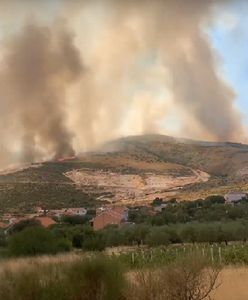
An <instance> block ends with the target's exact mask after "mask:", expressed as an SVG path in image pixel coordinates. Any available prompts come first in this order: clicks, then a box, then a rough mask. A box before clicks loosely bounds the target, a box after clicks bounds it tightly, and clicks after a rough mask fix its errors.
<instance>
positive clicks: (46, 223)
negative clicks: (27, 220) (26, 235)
mask: <svg viewBox="0 0 248 300" xmlns="http://www.w3.org/2000/svg"><path fill="white" fill-rule="evenodd" d="M34 220H37V221H39V222H40V224H41V226H42V227H44V228H48V227H49V226H51V225H55V224H57V222H55V221H54V220H53V219H52V218H50V217H47V216H43V217H36V218H34Z"/></svg>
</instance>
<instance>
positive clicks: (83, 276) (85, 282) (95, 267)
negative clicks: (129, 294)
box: [66, 256, 126, 300]
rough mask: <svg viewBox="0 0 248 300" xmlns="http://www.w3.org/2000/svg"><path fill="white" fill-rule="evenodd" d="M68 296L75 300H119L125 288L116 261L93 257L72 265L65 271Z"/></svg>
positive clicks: (124, 281)
mask: <svg viewBox="0 0 248 300" xmlns="http://www.w3.org/2000/svg"><path fill="white" fill-rule="evenodd" d="M66 277H67V279H68V282H67V284H68V287H69V288H68V291H69V295H74V296H73V297H72V298H71V299H72V300H74V299H75V300H76V299H80V300H121V299H123V293H124V289H125V286H126V280H125V277H124V273H123V270H122V268H121V266H120V264H119V263H118V262H117V260H114V259H110V258H107V257H105V256H94V257H92V258H88V259H86V260H81V261H79V262H75V263H73V264H72V265H71V266H70V267H69V269H68V270H67V274H66Z"/></svg>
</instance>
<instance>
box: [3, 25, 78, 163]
mask: <svg viewBox="0 0 248 300" xmlns="http://www.w3.org/2000/svg"><path fill="white" fill-rule="evenodd" d="M5 47H6V48H5V54H4V60H3V62H2V68H1V71H0V82H1V83H0V84H1V85H0V97H1V111H2V113H3V112H4V115H3V118H4V119H6V120H8V121H9V120H10V119H11V122H13V123H14V124H15V125H16V127H17V128H18V129H19V131H20V132H19V134H20V135H21V142H22V153H23V156H24V157H23V159H24V160H25V161H34V160H35V159H36V158H37V156H38V158H39V156H40V155H41V153H39V152H40V151H42V149H41V148H43V149H46V154H50V155H55V156H61V155H72V154H73V153H74V150H73V148H72V134H73V133H72V132H71V131H70V130H68V128H67V127H66V124H65V123H66V115H65V101H66V88H67V86H68V85H70V84H71V83H73V82H74V81H75V80H77V79H78V77H79V76H80V74H81V71H82V65H81V61H80V56H79V53H78V51H77V50H76V49H75V47H74V45H73V42H72V37H71V34H70V33H69V32H67V31H66V30H65V29H64V28H63V27H61V26H60V25H57V26H55V27H54V29H53V30H51V29H50V28H47V27H42V26H38V25H35V24H29V25H26V26H24V28H23V29H21V32H20V33H19V34H18V35H16V36H14V37H13V38H11V39H10V40H9V41H8V43H7V44H6V45H5ZM2 102H3V103H2ZM6 130H8V128H6ZM39 149H40V150H39Z"/></svg>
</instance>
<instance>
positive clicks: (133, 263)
mask: <svg viewBox="0 0 248 300" xmlns="http://www.w3.org/2000/svg"><path fill="white" fill-rule="evenodd" d="M134 261H135V259H134V252H132V264H133V265H134Z"/></svg>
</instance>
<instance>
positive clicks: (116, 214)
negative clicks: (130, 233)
mask: <svg viewBox="0 0 248 300" xmlns="http://www.w3.org/2000/svg"><path fill="white" fill-rule="evenodd" d="M127 220H128V209H127V208H126V207H113V208H100V209H98V210H97V212H96V217H95V218H94V219H93V228H94V230H100V229H102V228H104V227H105V226H107V225H121V224H123V223H126V222H127Z"/></svg>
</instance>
